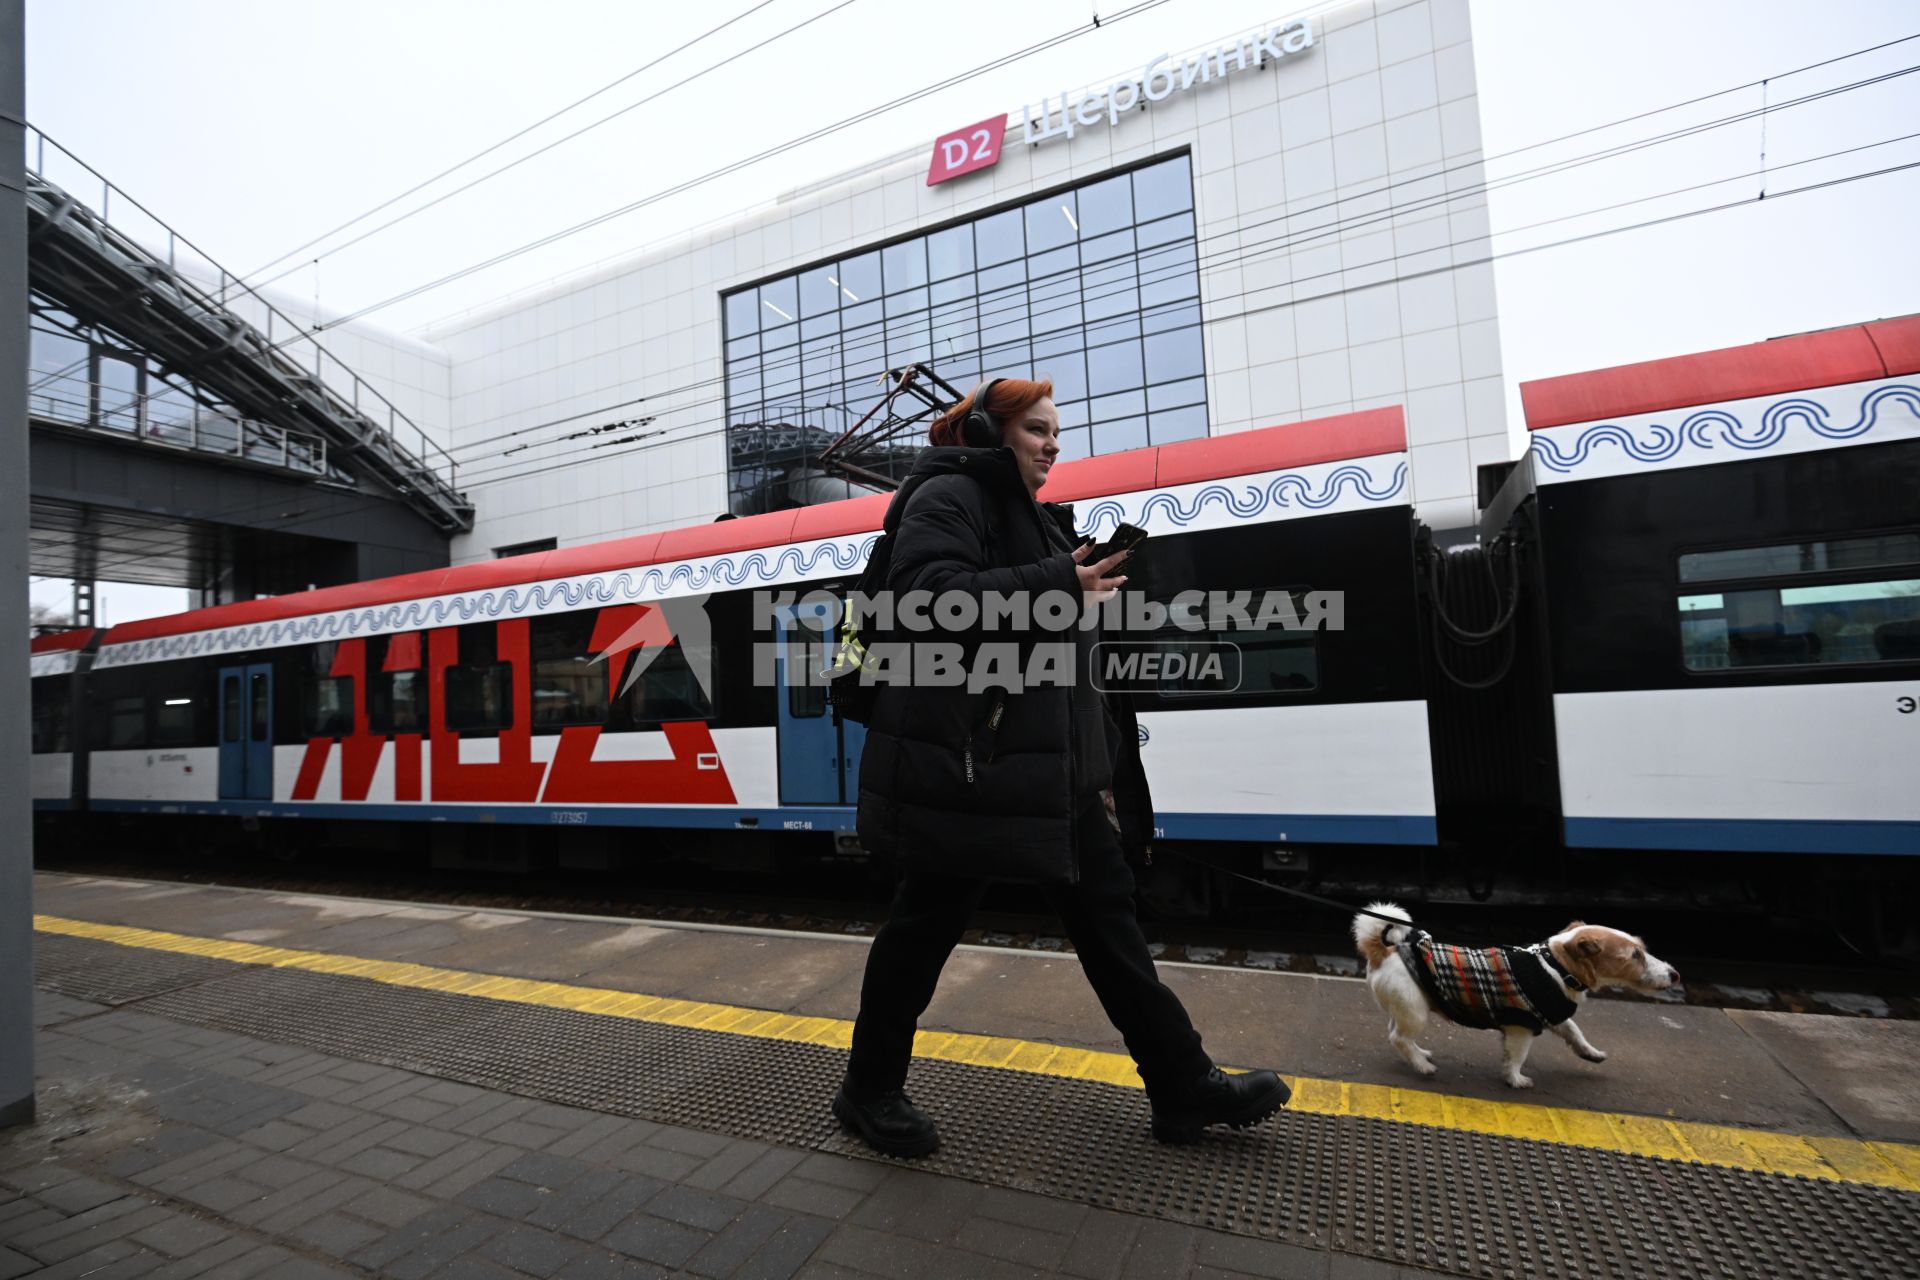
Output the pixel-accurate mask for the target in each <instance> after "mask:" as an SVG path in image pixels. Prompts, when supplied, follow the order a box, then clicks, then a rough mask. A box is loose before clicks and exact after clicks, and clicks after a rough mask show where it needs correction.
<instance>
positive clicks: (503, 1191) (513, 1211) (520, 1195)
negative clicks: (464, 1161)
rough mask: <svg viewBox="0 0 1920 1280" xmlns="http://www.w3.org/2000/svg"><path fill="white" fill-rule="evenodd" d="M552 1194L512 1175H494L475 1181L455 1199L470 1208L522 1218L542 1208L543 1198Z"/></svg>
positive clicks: (505, 1216)
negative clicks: (518, 1180) (513, 1177)
mask: <svg viewBox="0 0 1920 1280" xmlns="http://www.w3.org/2000/svg"><path fill="white" fill-rule="evenodd" d="M551 1194H553V1193H552V1192H550V1191H543V1190H542V1189H541V1188H539V1187H535V1186H529V1185H528V1184H527V1183H524V1182H517V1181H515V1180H514V1179H512V1178H502V1177H492V1178H487V1179H484V1180H483V1181H480V1182H476V1183H474V1184H473V1185H472V1186H470V1187H468V1188H467V1189H466V1190H465V1191H462V1192H461V1193H460V1194H459V1195H457V1196H455V1197H454V1199H455V1200H456V1201H458V1202H459V1203H461V1204H463V1205H466V1206H467V1207H468V1208H470V1209H479V1210H482V1211H483V1212H486V1213H492V1214H498V1215H499V1216H500V1217H503V1218H512V1219H514V1220H515V1221H518V1220H519V1219H521V1218H524V1217H526V1216H527V1215H528V1214H530V1213H532V1212H533V1211H534V1210H535V1209H538V1208H539V1207H540V1204H541V1201H542V1200H544V1199H545V1198H546V1197H547V1196H549V1195H551Z"/></svg>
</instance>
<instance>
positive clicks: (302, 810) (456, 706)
mask: <svg viewBox="0 0 1920 1280" xmlns="http://www.w3.org/2000/svg"><path fill="white" fill-rule="evenodd" d="M1520 390H1521V400H1522V404H1523V406H1524V410H1525V416H1526V425H1527V428H1528V432H1529V437H1530V440H1529V447H1528V448H1527V450H1526V451H1525V453H1524V455H1523V456H1522V457H1521V458H1520V459H1519V460H1518V461H1517V462H1513V463H1509V464H1505V465H1504V466H1501V467H1492V468H1483V469H1482V474H1481V480H1482V487H1483V493H1482V497H1481V501H1480V504H1479V505H1480V508H1481V510H1482V513H1483V514H1482V518H1481V521H1480V525H1479V528H1478V530H1477V531H1476V536H1471V537H1469V538H1465V539H1460V538H1453V539H1449V538H1448V537H1445V536H1441V535H1437V534H1436V533H1435V531H1433V530H1432V529H1430V528H1428V527H1427V526H1426V525H1425V524H1424V523H1422V522H1421V521H1420V520H1419V519H1418V518H1417V516H1416V514H1415V508H1414V495H1413V493H1412V490H1411V476H1410V470H1411V469H1410V450H1411V449H1412V448H1413V447H1415V446H1414V445H1413V444H1412V443H1411V442H1410V441H1409V439H1408V433H1407V424H1406V420H1405V416H1404V413H1403V410H1402V409H1401V408H1400V407H1399V406H1395V405H1388V406H1383V407H1376V408H1369V409H1365V410H1361V411H1358V412H1352V413H1346V414H1341V415H1337V416H1332V417H1327V418H1321V419H1317V420H1311V421H1305V422H1298V423H1292V424H1287V425H1284V426H1274V427H1269V428H1264V429H1257V430H1250V431H1246V432H1242V433H1236V434H1231V435H1225V436H1215V437H1208V438H1203V439H1198V440H1191V441H1186V442H1182V443H1177V444H1168V445H1163V446H1159V447H1154V448H1146V449H1137V450H1132V451H1129V452H1124V453H1115V454H1106V455H1101V456H1096V457H1091V458H1085V459H1080V460H1076V461H1072V462H1065V463H1061V464H1058V465H1056V466H1055V467H1054V469H1053V472H1052V474H1051V477H1050V479H1049V480H1048V482H1047V486H1046V489H1045V490H1044V491H1043V492H1042V494H1041V496H1042V498H1043V499H1044V500H1047V501H1054V502H1064V503H1070V504H1072V505H1073V506H1074V509H1075V512H1076V518H1077V520H1078V522H1079V525H1080V527H1081V529H1082V531H1083V532H1084V533H1086V534H1089V535H1092V536H1095V537H1099V536H1102V535H1103V534H1106V533H1111V532H1112V530H1113V529H1115V528H1116V527H1117V526H1118V525H1119V524H1120V523H1122V522H1126V523H1130V524H1133V525H1137V526H1139V527H1141V528H1144V529H1146V530H1147V531H1148V533H1149V534H1150V540H1149V542H1148V544H1147V549H1146V550H1145V551H1143V553H1142V554H1141V555H1140V556H1139V557H1137V558H1136V562H1135V563H1136V564H1137V566H1138V567H1137V568H1134V567H1132V566H1130V576H1131V581H1130V583H1129V586H1130V588H1131V589H1137V590H1139V591H1140V592H1142V593H1143V594H1144V595H1145V596H1146V597H1148V598H1149V599H1156V600H1163V601H1164V600H1169V599H1172V598H1173V597H1174V596H1176V595H1178V594H1179V593H1181V592H1184V591H1193V590H1200V591H1218V592H1229V593H1232V592H1250V593H1262V592H1267V593H1271V592H1288V593H1293V594H1294V596H1295V597H1296V598H1299V597H1302V596H1304V595H1306V594H1307V593H1310V592H1335V593H1339V595H1340V597H1341V599H1342V600H1343V602H1344V608H1343V617H1342V620H1341V621H1342V624H1343V625H1341V626H1340V627H1339V628H1338V629H1329V628H1321V629H1315V630H1303V631H1293V630H1283V631H1272V632H1260V633H1249V632H1236V631H1233V630H1231V629H1229V630H1220V631H1210V632H1208V633H1206V634H1205V635H1204V636H1202V637H1201V638H1202V639H1203V640H1213V641H1220V642H1231V643H1232V644H1234V645H1235V646H1236V647H1237V652H1238V653H1239V655H1240V663H1241V670H1240V672H1239V676H1238V678H1237V680H1236V682H1235V686H1234V687H1233V688H1231V689H1228V688H1225V687H1223V686H1218V685H1204V684H1195V683H1193V682H1192V681H1186V680H1183V679H1182V678H1181V677H1180V676H1179V675H1178V674H1177V673H1175V674H1171V675H1168V676H1166V677H1164V678H1163V679H1162V680H1161V681H1160V682H1159V683H1158V684H1153V683H1149V684H1148V685H1147V686H1146V687H1143V688H1140V689H1138V690H1136V692H1135V695H1134V697H1135V704H1136V707H1137V711H1138V730H1137V732H1138V736H1139V741H1140V747H1141V753H1142V758H1143V760H1144V762H1145V765H1146V768H1147V771H1148V775H1149V777H1150V779H1151V784H1152V790H1153V795H1154V800H1155V807H1156V818H1155V822H1156V843H1155V848H1156V850H1162V849H1164V850H1167V851H1170V852H1172V853H1173V854H1175V855H1181V854H1184V855H1186V856H1185V857H1181V856H1174V857H1163V858H1158V859H1156V860H1155V864H1154V865H1155V867H1156V868H1159V870H1157V871H1156V872H1155V873H1154V874H1155V877H1156V879H1155V886H1154V887H1155V888H1156V891H1157V892H1159V893H1160V894H1161V901H1163V902H1164V903H1169V904H1172V905H1171V906H1169V909H1170V910H1184V911H1185V912H1186V913H1188V914H1202V915H1204V914H1208V913H1211V912H1215V911H1219V910H1222V909H1224V907H1225V905H1226V904H1229V903H1230V902H1232V901H1233V900H1234V899H1235V896H1236V894H1237V893H1239V892H1258V890H1257V889H1247V888H1246V887H1245V885H1244V882H1243V878H1242V877H1243V876H1246V875H1251V876H1253V877H1255V878H1276V879H1273V881H1272V882H1274V883H1288V882H1291V883H1295V884H1300V885H1317V886H1320V887H1321V888H1323V889H1325V888H1328V887H1343V888H1347V889H1350V890H1352V891H1353V892H1355V893H1360V892H1365V891H1371V890H1377V889H1381V888H1392V889H1393V890H1394V891H1396V892H1399V893H1403V894H1409V895H1411V896H1414V897H1416V898H1417V897H1419V896H1420V895H1421V893H1422V892H1425V893H1429V894H1441V893H1452V892H1464V893H1465V894H1467V895H1468V896H1470V897H1472V898H1476V899H1486V900H1497V899H1500V898H1501V897H1502V896H1503V895H1512V896H1517V897H1526V896H1528V895H1533V896H1534V897H1538V896H1539V895H1541V894H1547V895H1548V896H1552V895H1554V894H1560V895H1562V896H1568V897H1573V898H1575V899H1579V900H1588V901H1590V900H1591V899H1592V897H1593V896H1594V894H1595V893H1598V892H1612V891H1614V890H1616V889H1618V888H1620V887H1621V886H1622V885H1625V884H1629V883H1633V884H1639V885H1642V886H1667V887H1669V888H1671V886H1673V885H1676V884H1677V885H1680V886H1682V887H1681V889H1680V890H1679V891H1680V892H1681V893H1683V894H1684V895H1686V896H1687V897H1688V900H1690V901H1696V902H1698V901H1705V900H1709V899H1713V898H1715V896H1716V895H1718V896H1719V897H1720V898H1721V899H1726V898H1729V897H1732V898H1740V897H1748V898H1754V897H1758V898H1767V899H1770V900H1772V901H1775V902H1785V903H1787V904H1789V905H1794V906H1797V907H1801V908H1806V907H1808V905H1809V903H1812V902H1814V901H1815V900H1817V906H1816V907H1815V908H1814V909H1817V910H1820V911H1823V912H1827V913H1829V914H1831V915H1833V916H1835V917H1836V918H1841V917H1844V918H1845V919H1846V921H1847V923H1848V925H1849V927H1850V928H1853V929H1855V930H1866V931H1870V932H1877V931H1884V930H1885V929H1889V928H1891V929H1896V930H1897V928H1898V927H1899V926H1898V924H1897V922H1895V921H1893V919H1892V918H1893V917H1895V916H1899V917H1900V918H1904V915H1905V913H1906V912H1907V910H1908V908H1909V907H1910V905H1911V904H1912V903H1913V900H1914V889H1915V885H1916V877H1915V869H1916V867H1920V863H1916V862H1915V861H1914V860H1913V859H1912V858H1911V856H1910V855H1913V854H1916V853H1920V763H1916V762H1920V710H1917V709H1916V707H1917V705H1920V315H1915V316H1906V317H1900V318H1895V319H1889V320H1881V321H1874V322H1869V323H1862V324H1855V325H1850V326H1846V327H1842V328H1837V329H1831V330H1823V331H1819V332H1814V333H1806V334H1799V335H1795V336H1790V337H1783V338H1775V339H1771V340H1768V341H1764V342H1758V343H1754V344H1750V345H1747V346H1742V347H1735V348H1730V349H1726V350H1720V351H1711V352H1704V353H1697V354H1692V355H1685V356H1678V357H1673V358H1669V359H1663V360H1655V361H1651V362H1647V363H1643V364H1636V365H1630V366H1623V367H1619V368H1612V369H1603V370H1597V371H1593V372H1588V373H1580V374H1573V375H1568V376H1564V377H1557V378H1550V379H1545V380H1541V381H1536V382H1529V383H1525V384H1523V385H1522V387H1521V388H1520ZM889 500H890V499H889V495H885V494H880V495H874V496H869V497H859V498H852V499H848V500H844V501H839V502H832V503H826V504H822V505H817V506H807V507H801V508H798V509H794V510H786V511H779V512H774V513H770V514H764V515H754V516H748V517H743V518H738V519H723V520H720V521H717V522H714V523H711V524H702V525H698V526H692V527H686V528H679V529H673V530H669V531H665V532H656V533H647V534H642V535H639V536H635V537H628V538H623V539H619V540H615V541H608V542H600V543H594V544H590V545H580V546H570V547H564V548H561V549H558V550H552V551H545V552H539V553H535V554H532V555H522V556H516V557H513V558H509V559H500V560H494V561H488V562H481V563H473V564H466V565H461V566H458V567H454V568H448V569H444V570H434V571H429V572H425V573H418V574H412V575H407V576H403V577H395V578H388V579H383V580H379V581H372V582H363V583H356V584H352V585H347V586H337V587H329V588H325V589H321V590H315V591H309V592H305V593H300V594H293V595H286V596H279V597H274V598H269V599H258V600H251V601H245V602H240V603H233V604H226V605H220V606H216V607H212V608H206V609H199V610H194V611H191V612H187V613H181V614H177V615H174V616H171V617H163V618H154V619H148V620H143V621H137V622H130V623H123V624H120V625H116V626H113V627H110V628H107V629H104V630H101V631H87V630H78V631H67V632H63V633H57V634H51V635H46V636H42V637H40V638H37V639H36V640H35V641H34V643H33V650H32V659H31V661H32V677H33V678H32V734H33V765H32V785H33V794H34V803H35V808H36V815H37V822H38V823H39V824H40V826H41V827H42V829H43V831H45V833H46V835H47V838H49V839H65V838H70V837H74V836H75V835H76V834H79V835H82V836H85V837H87V838H94V837H97V836H98V835H99V834H100V833H101V832H103V831H109V832H112V833H116V834H115V835H114V836H113V838H116V839H120V840H123V841H124V840H131V841H132V842H133V843H135V844H136V845H139V846H140V847H159V846H160V845H161V844H162V843H164V842H165V841H167V840H172V839H185V840H198V841H213V842H220V841H227V842H235V843H242V844H244V845H246V846H247V847H251V848H260V849H262V850H266V851H269V852H276V851H277V852H288V851H303V852H313V851H316V850H321V851H323V850H326V849H340V848H357V847H365V848H379V847H391V848H397V849H413V850H424V851H426V852H427V853H428V854H430V855H431V857H432V858H433V860H434V861H435V862H436V863H443V864H452V865H467V866H511V867H517V868H537V867H541V866H563V867H611V866H620V865H625V864H627V863H630V862H632V861H634V860H645V859H651V858H656V857H675V858H691V859H694V860H696V861H702V862H707V863H711V864H712V865H714V866H717V867H721V868H734V867H751V866H766V865H776V864H778V863H779V862H780V860H782V859H789V858H798V857H810V856H821V857H833V858H853V859H857V858H860V857H862V856H864V855H863V851H862V850H861V849H860V847H859V842H858V837H857V833H856V830H855V805H854V800H855V796H856V785H857V778H858V770H859V761H860V755H861V744H862V737H863V730H862V729H861V726H860V725H858V724H856V723H853V722H850V721H845V720H843V719H842V718H840V717H837V716H836V715H835V714H834V712H833V707H832V705H831V702H830V700H829V699H828V697H827V696H826V691H825V690H824V689H823V688H821V687H820V685H819V683H818V681H817V680H815V679H812V678H809V677H808V676H806V674H805V673H804V672H803V671H802V668H803V666H805V665H806V664H805V662H804V661H803V659H801V658H800V657H799V656H798V655H800V654H802V653H805V652H809V648H808V646H809V644H810V643H817V642H820V641H822V640H825V639H827V638H828V637H827V636H826V635H825V634H824V632H825V631H826V630H827V629H828V625H829V624H828V621H827V619H826V618H825V616H824V614H822V613H821V612H820V611H819V610H817V609H814V608H811V607H809V605H808V604H806V603H805V602H807V601H816V602H817V601H818V600H819V599H820V598H822V596H823V594H825V595H833V594H837V593H841V592H844V591H845V590H846V589H848V588H849V586H850V585H851V584H852V583H853V582H854V581H855V579H856V578H857V576H858V573H859V571H860V569H861V567H862V566H863V564H864V563H865V560H866V557H867V554H868V553H869V551H870V550H871V548H872V546H873V544H874V542H875V540H876V538H877V536H878V531H879V528H880V525H881V519H882V516H883V514H884V512H885V508H886V505H887V503H888V501H889ZM762 593H774V595H773V597H772V598H774V599H777V600H780V601H784V602H786V603H782V604H780V605H778V606H777V607H775V608H773V609H771V610H769V609H768V607H767V606H766V604H765V601H766V600H767V599H768V598H769V597H768V596H767V595H765V594H762ZM782 593H784V594H782ZM756 597H758V598H757V599H756ZM1216 621H1217V620H1216ZM1206 625H1208V626H1213V625H1214V621H1209V622H1208V623H1207V624H1206ZM1184 638H1185V639H1187V640H1189V641H1191V640H1192V638H1193V637H1192V635H1191V633H1190V632H1189V633H1187V635H1186V636H1185V637H1184ZM769 650H771V652H772V653H773V654H774V655H775V661H773V662H772V663H771V667H770V669H769V666H768V664H767V662H766V661H765V654H766V653H767V652H768V651H769ZM1236 872H1237V873H1240V874H1234V873H1236ZM1235 886H1240V887H1239V888H1238V889H1236V887H1235ZM1863 921H1864V923H1863Z"/></svg>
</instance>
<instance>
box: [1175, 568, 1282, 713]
mask: <svg viewBox="0 0 1920 1280" xmlns="http://www.w3.org/2000/svg"><path fill="white" fill-rule="evenodd" d="M1274 595H1288V596H1290V598H1291V600H1292V605H1293V615H1294V616H1295V617H1296V618H1299V619H1303V620H1304V619H1306V618H1308V617H1310V616H1311V615H1310V612H1309V610H1307V608H1306V607H1305V605H1304V604H1303V603H1302V595H1303V592H1302V591H1293V592H1278V591H1274V592H1267V591H1255V592H1252V593H1251V595H1250V599H1249V602H1248V605H1247V608H1248V610H1249V613H1250V616H1257V615H1258V613H1259V611H1260V608H1261V605H1262V602H1263V601H1265V600H1266V599H1267V598H1268V597H1269V596H1274ZM1168 613H1169V617H1170V619H1171V622H1172V625H1171V626H1170V627H1169V628H1168V629H1167V630H1164V631H1161V632H1159V633H1158V634H1157V635H1156V636H1155V637H1154V639H1155V640H1156V641H1158V642H1159V646H1160V648H1161V649H1162V650H1163V652H1164V654H1165V656H1164V657H1163V658H1162V660H1161V664H1160V669H1159V670H1160V675H1159V685H1158V692H1159V694H1160V695H1161V696H1162V697H1165V698H1201V697H1238V698H1255V697H1260V696H1263V695H1265V696H1272V695H1274V694H1288V693H1311V692H1312V691H1313V690H1315V689H1317V688H1319V687H1320V648H1319V632H1318V631H1317V630H1314V631H1307V630H1294V631H1290V630H1285V629H1283V628H1278V627H1263V628H1259V629H1251V628H1242V627H1234V626H1229V625H1226V624H1228V623H1229V622H1234V621H1238V619H1228V618H1206V617H1202V616H1200V615H1199V614H1198V613H1197V612H1196V611H1194V610H1192V609H1188V608H1186V607H1185V606H1184V605H1183V604H1182V603H1179V602H1173V603H1170V604H1169V607H1168ZM1229 646H1231V647H1230V648H1229ZM1210 657H1211V658H1218V659H1219V660H1218V661H1217V662H1212V663H1209V661H1208V659H1209V658H1210Z"/></svg>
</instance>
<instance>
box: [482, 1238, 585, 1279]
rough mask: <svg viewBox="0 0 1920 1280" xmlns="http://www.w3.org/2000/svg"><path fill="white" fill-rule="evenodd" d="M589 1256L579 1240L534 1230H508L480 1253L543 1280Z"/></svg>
mask: <svg viewBox="0 0 1920 1280" xmlns="http://www.w3.org/2000/svg"><path fill="white" fill-rule="evenodd" d="M586 1252H587V1247H586V1246H585V1245H584V1244H582V1243H581V1242H579V1241H577V1240H570V1239H568V1238H567V1237H565V1236H556V1235H554V1234H552V1233H551V1232H547V1231H540V1230H536V1229H535V1228H533V1227H509V1228H508V1229H507V1230H505V1231H502V1232H501V1233H500V1234H499V1235H497V1236H495V1237H494V1238H493V1239H491V1240H489V1241H487V1243H486V1245H485V1246H484V1247H482V1248H481V1249H480V1250H479V1253H480V1256H482V1257H485V1258H490V1259H492V1260H493V1261H495V1262H498V1263H500V1264H501V1265H502V1266H506V1267H511V1268H513V1270H514V1271H516V1272H520V1273H522V1274H524V1275H530V1276H538V1277H540V1278H541V1280H546V1278H547V1277H549V1276H551V1275H553V1274H554V1273H555V1272H557V1271H559V1270H560V1269H561V1268H562V1267H564V1266H566V1265H567V1264H568V1263H569V1262H572V1261H573V1260H574V1259H575V1258H578V1257H580V1256H581V1255H582V1254H584V1253H586Z"/></svg>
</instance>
